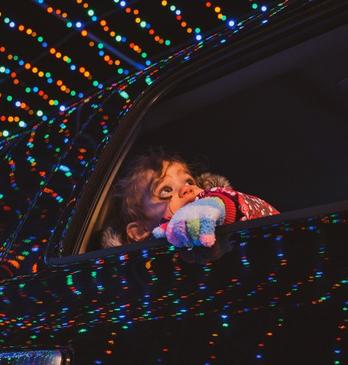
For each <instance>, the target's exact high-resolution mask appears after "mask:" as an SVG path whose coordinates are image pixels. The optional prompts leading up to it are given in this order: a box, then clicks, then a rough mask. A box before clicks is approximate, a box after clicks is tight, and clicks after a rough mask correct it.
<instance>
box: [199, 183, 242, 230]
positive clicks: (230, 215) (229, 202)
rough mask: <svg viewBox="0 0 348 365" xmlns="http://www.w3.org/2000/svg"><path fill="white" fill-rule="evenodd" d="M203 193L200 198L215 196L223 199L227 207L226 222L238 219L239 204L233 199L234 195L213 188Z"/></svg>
mask: <svg viewBox="0 0 348 365" xmlns="http://www.w3.org/2000/svg"><path fill="white" fill-rule="evenodd" d="M203 194H204V196H200V198H206V197H212V196H214V197H217V198H220V199H221V200H222V201H223V203H224V205H225V209H226V215H225V220H224V224H230V223H234V222H235V221H236V220H237V205H236V203H235V202H234V201H233V199H232V196H231V197H230V196H228V195H226V194H224V193H222V192H219V191H213V190H207V191H205V192H203V193H202V195H203Z"/></svg>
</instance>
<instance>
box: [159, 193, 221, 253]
mask: <svg viewBox="0 0 348 365" xmlns="http://www.w3.org/2000/svg"><path fill="white" fill-rule="evenodd" d="M225 215H226V209H225V204H224V203H223V201H222V200H221V199H220V198H218V197H206V198H202V199H198V200H195V201H194V202H192V203H189V204H187V205H185V206H183V207H182V208H180V209H179V210H178V211H177V212H176V213H175V214H174V215H173V217H172V218H171V220H170V221H169V223H168V225H167V226H166V227H165V226H163V225H162V226H159V227H157V228H155V229H154V230H153V231H152V233H153V235H154V236H155V237H156V238H164V237H166V238H167V240H168V241H169V242H170V243H172V244H173V245H174V246H176V247H193V246H205V247H211V246H212V245H213V244H214V243H215V227H216V226H219V225H222V224H223V223H224V220H225ZM164 227H165V228H164Z"/></svg>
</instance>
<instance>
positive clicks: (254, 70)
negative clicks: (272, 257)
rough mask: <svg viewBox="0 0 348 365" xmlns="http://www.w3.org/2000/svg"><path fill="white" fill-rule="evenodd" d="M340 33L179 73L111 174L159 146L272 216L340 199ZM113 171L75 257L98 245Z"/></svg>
mask: <svg viewBox="0 0 348 365" xmlns="http://www.w3.org/2000/svg"><path fill="white" fill-rule="evenodd" d="M347 34H348V28H347V26H342V27H339V28H336V29H335V30H332V31H329V32H327V33H325V34H323V35H320V36H318V37H314V38H312V39H310V40H308V41H305V42H303V43H301V44H299V45H297V46H294V47H290V48H288V49H286V50H283V51H281V52H278V53H276V54H274V55H272V56H270V57H267V58H265V59H262V60H261V61H258V62H255V63H253V64H251V65H248V66H247V67H245V68H242V69H239V70H237V71H234V72H231V73H226V74H225V75H223V76H221V75H220V77H218V78H215V79H213V80H211V81H209V82H202V79H204V75H203V76H202V74H200V75H198V76H196V77H189V75H188V77H187V78H186V79H185V80H184V82H181V83H180V85H177V86H176V87H175V88H174V89H173V90H171V92H170V93H169V94H168V95H167V96H166V97H165V98H163V99H162V100H161V101H160V102H159V103H158V104H156V105H155V106H154V107H152V108H151V110H150V111H149V112H148V113H146V115H145V117H144V119H143V121H142V130H141V133H140V134H139V135H138V137H137V139H136V140H135V141H134V143H133V144H132V147H131V148H130V150H129V153H128V154H127V156H126V158H125V159H124V161H123V164H122V167H121V169H120V173H121V174H122V172H123V171H125V170H126V169H127V166H128V165H129V163H130V161H132V160H133V159H134V157H135V156H137V155H139V154H142V153H143V152H144V151H146V150H147V149H148V148H149V146H154V147H156V146H164V147H165V149H166V150H167V151H169V152H174V153H179V154H180V155H181V156H182V157H183V158H184V159H185V160H187V161H189V162H193V163H203V164H204V165H206V166H207V168H208V169H209V170H210V171H212V172H214V173H218V174H221V175H224V176H226V177H227V178H228V179H229V180H230V182H231V184H232V186H233V187H234V188H235V189H236V190H238V191H242V192H245V193H248V194H252V195H256V196H259V197H261V198H262V199H264V200H266V201H267V202H269V203H270V204H272V205H273V206H274V207H276V208H277V209H278V210H279V211H280V212H281V213H288V212H292V211H298V210H303V209H306V208H313V207H316V206H322V205H325V204H332V203H335V202H339V201H344V200H347V199H348V193H347V189H346V186H347V183H348V173H347V170H346V169H345V168H344V167H345V166H346V165H347V162H348V155H347V154H346V153H345V143H346V142H345V141H346V138H347V133H348V126H347V124H346V120H347V106H346V103H345V100H346V96H347V90H348V89H347V78H346V77H347V71H346V65H347V63H348V50H347V46H346V39H347ZM338 54H339V57H337V55H338ZM319 61H320V62H319ZM207 76H209V72H208V75H207ZM207 78H208V77H207ZM120 173H118V174H117V176H116V179H115V180H113V181H112V182H110V184H109V188H108V191H107V192H106V194H105V200H104V202H103V204H102V205H101V209H100V210H99V211H98V214H97V216H96V218H95V220H94V221H93V228H92V229H90V230H89V234H88V235H86V236H85V237H84V239H83V243H82V245H81V247H80V249H79V252H78V253H80V254H83V253H86V252H91V251H94V250H97V249H101V248H102V247H101V243H100V242H101V241H100V240H101V234H102V232H103V231H104V230H105V229H106V228H107V227H108V226H109V225H110V222H112V217H113V216H114V215H115V214H118V208H117V204H116V205H115V198H114V191H113V189H112V187H113V186H114V185H115V184H116V183H117V178H118V177H119V175H120ZM307 213H308V212H307ZM307 213H305V214H307ZM308 214H310V213H308ZM277 219H281V218H277ZM251 225H252V224H251Z"/></svg>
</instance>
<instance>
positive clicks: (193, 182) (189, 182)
mask: <svg viewBox="0 0 348 365" xmlns="http://www.w3.org/2000/svg"><path fill="white" fill-rule="evenodd" d="M186 183H187V184H189V185H196V183H195V181H194V180H193V179H192V178H191V177H190V178H188V179H187V180H186Z"/></svg>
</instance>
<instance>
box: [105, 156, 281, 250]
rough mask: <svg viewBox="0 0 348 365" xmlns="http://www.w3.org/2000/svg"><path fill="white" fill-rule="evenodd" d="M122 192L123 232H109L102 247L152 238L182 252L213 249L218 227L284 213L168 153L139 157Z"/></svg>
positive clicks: (119, 229) (121, 185)
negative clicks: (197, 172)
mask: <svg viewBox="0 0 348 365" xmlns="http://www.w3.org/2000/svg"><path fill="white" fill-rule="evenodd" d="M118 190H119V191H118V194H117V195H118V196H120V197H121V208H120V217H119V220H118V223H117V224H116V225H117V227H115V228H116V232H118V233H117V234H115V233H114V231H113V229H111V228H108V229H106V231H105V232H104V233H103V238H102V245H103V247H114V246H120V245H122V244H124V243H129V242H139V241H143V240H144V239H146V238H148V237H149V236H150V235H151V234H153V235H154V236H155V237H156V238H162V237H164V238H167V240H168V241H169V242H170V243H172V244H173V245H175V246H177V247H192V246H206V247H210V246H212V245H213V244H214V242H215V228H216V226H218V225H222V224H230V223H234V222H236V221H244V220H250V219H255V218H260V217H264V216H267V215H274V214H279V212H278V211H277V210H276V209H275V208H273V207H272V206H271V205H269V204H268V203H266V202H265V201H264V200H262V199H260V198H257V197H254V196H251V195H247V194H244V193H240V192H237V191H235V190H234V189H233V188H232V187H231V186H230V185H229V183H228V181H227V180H226V179H225V178H223V177H220V176H217V175H212V174H209V173H208V174H203V175H201V176H200V177H198V178H195V177H194V176H193V174H192V173H191V171H190V169H189V167H188V165H187V164H186V163H185V162H184V161H183V160H181V159H180V158H178V157H176V156H164V155H163V154H150V155H146V156H141V157H139V158H138V159H137V160H136V161H135V162H134V164H133V166H132V168H131V169H130V172H129V173H128V175H127V176H126V177H125V178H124V179H123V180H122V181H121V182H120V183H119V184H118Z"/></svg>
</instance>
